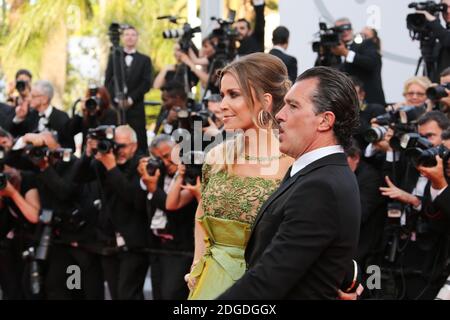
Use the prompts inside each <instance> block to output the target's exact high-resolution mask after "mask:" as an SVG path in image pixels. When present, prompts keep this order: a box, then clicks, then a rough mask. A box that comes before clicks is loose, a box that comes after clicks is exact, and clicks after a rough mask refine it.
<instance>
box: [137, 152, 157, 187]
mask: <svg viewBox="0 0 450 320" xmlns="http://www.w3.org/2000/svg"><path fill="white" fill-rule="evenodd" d="M148 160H149V158H142V159H141V160H139V165H138V169H137V170H138V173H139V175H140V176H141V179H142V182H144V184H145V186H146V187H147V191H148V192H151V193H154V192H155V191H156V189H157V188H158V180H159V177H160V176H161V172H160V171H159V169H158V170H156V172H155V175H154V176H151V175H149V174H148V171H147V164H148Z"/></svg>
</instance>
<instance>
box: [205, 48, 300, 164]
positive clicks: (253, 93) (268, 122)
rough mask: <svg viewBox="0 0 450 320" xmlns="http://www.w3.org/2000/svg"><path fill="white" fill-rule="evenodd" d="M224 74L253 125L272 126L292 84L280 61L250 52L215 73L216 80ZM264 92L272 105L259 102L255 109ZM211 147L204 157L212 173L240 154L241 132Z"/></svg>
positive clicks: (242, 147)
mask: <svg viewBox="0 0 450 320" xmlns="http://www.w3.org/2000/svg"><path fill="white" fill-rule="evenodd" d="M226 74H230V75H231V76H232V77H233V78H234V79H235V80H236V82H237V83H238V86H239V88H240V90H241V93H242V96H243V97H244V100H245V102H246V105H247V107H248V109H249V112H250V113H251V114H252V116H253V122H254V124H255V125H256V126H257V127H259V128H262V129H268V130H271V129H272V128H274V127H276V126H277V123H276V120H275V114H277V113H278V111H280V110H281V108H282V107H283V105H284V96H285V95H286V93H287V91H288V90H289V89H290V87H291V85H292V83H291V81H290V80H289V78H288V73H287V69H286V66H285V65H284V63H283V62H282V61H281V60H280V59H279V58H277V57H275V56H273V55H270V54H265V53H253V54H249V55H247V56H245V57H243V58H240V59H239V60H237V61H235V62H233V63H231V64H229V65H228V66H226V67H225V68H224V69H222V70H221V71H220V73H219V78H220V81H221V80H222V78H223V76H224V75H226ZM266 93H269V94H270V95H271V96H272V105H271V106H264V105H263V107H262V109H261V110H256V107H255V105H256V101H259V102H261V103H262V102H263V101H264V94H266ZM213 150H214V152H212V153H213V154H212V155H210V156H209V157H207V158H209V162H210V164H211V165H212V172H219V171H221V170H224V169H228V170H230V169H231V167H232V165H233V164H234V163H235V162H236V160H237V159H238V158H239V157H241V156H242V155H243V153H244V135H242V134H237V135H236V136H235V137H234V138H233V139H230V140H227V141H225V142H223V143H222V144H220V145H219V146H217V147H216V148H215V149H213Z"/></svg>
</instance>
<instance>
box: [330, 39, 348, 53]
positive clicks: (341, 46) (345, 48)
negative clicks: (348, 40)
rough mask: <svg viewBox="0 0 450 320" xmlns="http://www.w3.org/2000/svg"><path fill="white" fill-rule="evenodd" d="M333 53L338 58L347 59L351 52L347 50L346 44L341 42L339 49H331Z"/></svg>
mask: <svg viewBox="0 0 450 320" xmlns="http://www.w3.org/2000/svg"><path fill="white" fill-rule="evenodd" d="M331 52H332V53H333V54H334V55H336V56H341V57H347V55H348V53H349V52H350V50H348V49H347V46H346V45H345V43H343V42H341V44H340V45H338V46H337V47H333V48H331Z"/></svg>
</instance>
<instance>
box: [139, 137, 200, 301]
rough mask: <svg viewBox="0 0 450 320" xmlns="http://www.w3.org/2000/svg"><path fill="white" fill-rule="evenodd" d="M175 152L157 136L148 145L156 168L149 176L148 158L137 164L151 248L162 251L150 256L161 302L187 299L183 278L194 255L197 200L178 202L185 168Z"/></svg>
mask: <svg viewBox="0 0 450 320" xmlns="http://www.w3.org/2000/svg"><path fill="white" fill-rule="evenodd" d="M177 150H178V147H176V146H175V142H174V141H173V140H172V138H171V137H170V136H168V135H159V136H158V137H156V138H155V139H154V140H153V142H152V144H151V146H150V151H151V153H152V155H153V156H154V157H157V159H160V160H161V162H160V165H159V169H158V168H156V167H153V168H152V167H151V166H150V169H152V172H150V173H149V172H148V169H147V168H148V160H149V159H145V158H144V159H142V160H141V163H140V165H139V173H140V175H141V178H142V183H143V187H145V189H146V191H147V192H148V197H147V199H148V200H147V212H148V214H149V219H150V220H151V224H150V229H151V230H152V236H153V238H154V248H157V249H160V250H162V251H163V252H161V254H159V255H157V256H155V255H152V256H151V261H152V283H153V291H154V298H155V299H162V300H185V299H186V298H187V297H188V294H189V291H188V288H187V286H186V284H185V282H184V275H185V274H186V273H188V272H189V267H190V265H191V262H192V257H193V252H194V219H195V217H194V216H195V211H196V208H197V201H195V199H194V198H193V197H190V198H189V199H183V200H181V201H178V200H179V197H180V194H181V193H182V192H183V191H182V187H181V185H182V181H183V178H184V171H185V169H184V168H182V169H181V168H179V167H178V166H177V165H176V164H175V163H174V162H176V160H174V159H173V158H174V157H176V156H177ZM155 170H156V171H155ZM188 193H189V192H188ZM171 200H172V201H171Z"/></svg>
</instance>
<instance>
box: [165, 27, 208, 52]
mask: <svg viewBox="0 0 450 320" xmlns="http://www.w3.org/2000/svg"><path fill="white" fill-rule="evenodd" d="M199 32H201V28H200V27H195V28H192V27H191V25H190V24H189V23H185V24H184V25H183V28H182V29H167V30H164V31H163V38H164V39H180V40H179V42H178V43H179V44H180V49H181V51H184V52H186V53H187V52H188V50H189V48H191V47H192V38H193V37H194V35H195V34H196V33H199Z"/></svg>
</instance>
